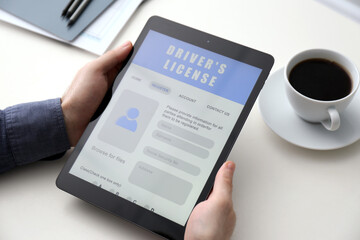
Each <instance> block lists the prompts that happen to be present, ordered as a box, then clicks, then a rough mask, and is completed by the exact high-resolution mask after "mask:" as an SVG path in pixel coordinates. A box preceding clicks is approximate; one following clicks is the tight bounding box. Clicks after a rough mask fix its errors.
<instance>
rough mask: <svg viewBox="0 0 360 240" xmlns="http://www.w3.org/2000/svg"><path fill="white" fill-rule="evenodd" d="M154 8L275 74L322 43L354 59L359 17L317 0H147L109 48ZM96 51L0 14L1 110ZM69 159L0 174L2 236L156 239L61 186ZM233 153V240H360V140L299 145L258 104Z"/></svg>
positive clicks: (358, 53) (43, 89) (358, 60)
mask: <svg viewBox="0 0 360 240" xmlns="http://www.w3.org/2000/svg"><path fill="white" fill-rule="evenodd" d="M152 15H159V16H162V17H165V18H169V19H172V20H174V21H177V22H181V23H183V24H186V25H190V26H192V27H194V28H198V29H200V30H203V31H206V32H209V33H212V34H214V35H218V36H221V37H223V38H226V39H229V40H232V41H234V42H238V43H241V44H243V45H246V46H249V47H252V48H255V49H259V50H261V51H264V52H267V53H270V54H272V55H273V56H274V57H275V65H274V68H273V70H272V73H273V72H275V71H276V70H277V69H279V68H281V67H283V66H284V64H285V63H286V61H287V60H288V59H289V58H290V57H291V56H292V55H294V54H295V53H297V52H299V51H301V50H304V49H308V48H319V47H321V48H329V49H332V50H336V51H339V52H342V53H343V54H345V55H347V56H349V57H350V58H351V59H352V60H353V61H354V62H355V64H356V65H357V66H358V67H360V24H359V23H357V22H355V21H353V20H351V19H350V18H347V17H345V16H344V15H341V14H339V13H337V12H335V11H333V10H332V9H330V8H328V7H326V6H324V5H322V4H320V3H319V2H317V1H314V0H291V1H289V0H271V1H269V0H221V1H220V0H216V1H214V0H196V1H195V0H148V1H146V2H145V3H144V4H143V5H142V6H141V7H140V8H139V10H138V11H137V12H136V13H135V15H134V16H133V17H132V18H131V19H130V21H129V23H128V24H127V26H126V28H125V29H124V30H123V31H122V32H121V33H120V34H119V35H118V37H117V38H116V40H115V42H114V44H113V45H112V46H111V48H113V47H115V46H117V45H119V44H121V43H122V42H123V41H125V40H127V39H129V40H131V41H135V40H136V38H137V36H138V34H139V33H140V31H141V29H142V27H143V25H144V24H145V22H146V20H147V19H148V18H149V17H150V16H152ZM95 58H96V56H95V55H93V54H90V53H88V52H85V51H83V50H80V49H77V48H75V47H71V46H69V45H66V44H64V43H60V42H57V41H55V40H51V39H48V38H46V37H43V36H40V35H37V34H34V33H31V32H28V31H26V30H23V29H20V28H17V27H14V26H12V25H9V24H6V23H3V22H0V109H4V108H5V107H7V106H10V105H13V104H17V103H22V102H28V101H36V100H43V99H48V98H54V97H60V96H61V95H62V93H63V92H64V91H65V89H66V88H67V86H68V85H69V84H70V82H71V81H72V79H73V77H74V75H75V73H76V72H77V70H78V69H79V68H80V67H81V66H83V65H84V64H85V63H86V62H88V61H90V60H92V59H95ZM359 120H360V119H359ZM359 122H360V121H359ZM67 157H68V155H66V156H65V157H63V158H62V159H61V160H59V161H54V162H40V163H35V164H32V165H28V166H25V167H21V168H18V169H15V170H12V171H10V172H7V173H5V174H2V175H0V239H4V240H12V239H16V240H18V239H37V240H41V239H86V240H91V239H102V240H111V239H116V240H119V239H159V238H158V237H157V236H155V235H153V234H151V233H149V232H147V231H145V230H142V229H140V228H138V227H136V226H134V225H132V224H130V223H127V222H125V221H123V220H121V219H119V218H117V217H115V216H113V215H111V214H109V213H106V212H104V211H102V210H100V209H98V208H96V207H93V206H91V205H89V204H87V203H85V202H84V201H82V200H79V199H77V198H75V197H73V196H71V195H69V194H67V193H65V192H63V191H61V190H59V189H57V187H56V186H55V179H56V177H57V175H58V173H59V172H60V170H61V168H62V166H63V165H64V163H65V161H66V159H67ZM229 159H230V160H232V161H235V162H236V164H237V170H236V174H235V178H234V196H233V200H234V207H235V210H236V214H237V224H236V228H235V231H234V234H233V237H232V239H244V240H262V239H266V240H304V239H306V240H312V239H314V240H358V239H360V227H359V225H360V141H359V142H356V143H354V144H352V145H351V146H348V147H345V148H342V149H339V150H332V151H314V150H308V149H303V148H299V147H296V146H294V145H292V144H290V143H288V142H286V141H284V140H282V139H281V138H280V137H278V136H277V135H276V134H275V133H273V132H272V130H271V129H269V128H268V127H267V125H266V124H265V123H264V122H263V120H262V117H261V114H260V111H259V108H258V104H257V103H256V104H255V106H254V108H253V110H252V111H251V113H250V115H249V118H248V120H247V122H246V124H245V126H244V128H243V130H242V132H241V134H240V136H239V138H238V140H237V142H236V144H235V146H234V148H233V150H232V152H231V154H230V156H229Z"/></svg>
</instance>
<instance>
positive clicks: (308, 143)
mask: <svg viewBox="0 0 360 240" xmlns="http://www.w3.org/2000/svg"><path fill="white" fill-rule="evenodd" d="M283 71H284V69H283V68H282V69H279V70H277V71H276V72H275V73H274V74H272V75H271V76H270V77H269V78H268V80H266V83H265V86H264V87H263V89H262V91H261V93H260V96H259V107H260V111H261V114H262V116H263V119H264V121H265V123H266V124H267V125H268V126H269V127H270V128H271V129H272V130H273V131H274V132H275V133H276V134H278V135H279V136H280V137H282V138H283V139H285V140H286V141H288V142H290V143H293V144H295V145H297V146H300V147H304V148H309V149H316V150H330V149H338V148H341V147H345V146H348V145H350V144H352V143H354V142H356V141H357V140H359V139H360V94H359V93H357V95H356V96H355V97H354V99H353V101H352V102H351V103H350V105H349V106H348V107H347V108H346V110H345V111H344V112H343V113H342V114H341V126H340V128H339V129H338V130H337V131H334V132H331V131H328V130H326V129H325V128H324V127H323V126H322V125H321V124H313V123H309V122H306V121H304V120H302V119H301V118H300V117H299V116H298V115H297V114H296V113H295V112H294V110H293V109H292V107H291V106H290V103H289V102H288V100H287V97H286V93H285V87H284V81H285V80H284V77H283Z"/></svg>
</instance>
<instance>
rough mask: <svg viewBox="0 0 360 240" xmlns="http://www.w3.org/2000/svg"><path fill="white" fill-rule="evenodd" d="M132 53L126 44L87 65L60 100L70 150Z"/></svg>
mask: <svg viewBox="0 0 360 240" xmlns="http://www.w3.org/2000/svg"><path fill="white" fill-rule="evenodd" d="M131 49H132V44H131V42H129V41H128V42H125V43H123V44H122V45H121V46H119V47H118V48H116V49H114V50H111V51H109V52H107V53H105V54H104V55H102V56H101V57H99V58H97V59H96V60H94V61H92V62H90V63H88V64H86V65H85V66H84V67H83V68H82V69H80V71H79V72H78V73H77V74H76V76H75V78H74V80H73V81H72V83H71V85H70V87H69V88H68V89H67V91H66V92H65V94H64V96H63V97H62V98H61V107H62V110H63V114H64V119H65V125H66V131H67V133H68V136H69V141H70V144H71V146H75V145H76V144H77V142H78V141H79V139H80V137H81V135H82V134H83V132H84V130H85V128H86V126H87V125H88V123H89V121H90V119H91V117H92V116H93V115H94V113H95V111H96V109H97V108H98V107H99V105H100V103H101V101H102V99H103V98H104V96H105V94H106V92H107V90H108V89H109V87H110V86H111V85H112V83H113V82H114V80H115V78H116V76H117V74H118V72H119V71H120V70H121V68H122V67H123V62H124V60H125V59H126V57H127V56H128V55H129V53H130V51H131Z"/></svg>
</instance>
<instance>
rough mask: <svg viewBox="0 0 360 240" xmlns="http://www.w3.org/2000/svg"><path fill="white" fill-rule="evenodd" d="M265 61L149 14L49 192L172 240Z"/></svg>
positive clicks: (264, 71)
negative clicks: (76, 199) (107, 99)
mask: <svg viewBox="0 0 360 240" xmlns="http://www.w3.org/2000/svg"><path fill="white" fill-rule="evenodd" d="M272 64H273V58H272V57H271V56H269V55H267V54H264V53H261V52H259V51H256V50H253V49H250V48H247V47H244V46H241V45H238V44H235V43H232V42H229V41H227V40H224V39H220V38H218V37H215V36H212V35H209V34H206V33H203V32H200V31H197V30H194V29H191V28H189V27H185V26H183V25H180V24H177V23H174V22H171V21H168V20H165V19H162V18H159V17H152V18H151V19H150V20H149V21H148V23H147V24H146V26H145V27H144V29H143V31H142V33H141V34H140V36H139V38H138V40H137V42H136V43H135V45H134V50H133V52H132V54H131V56H130V58H129V60H128V61H127V64H126V65H125V67H124V68H123V69H122V71H121V72H120V73H119V75H118V76H117V78H116V80H115V83H114V86H113V96H112V98H111V101H110V102H109V104H108V106H107V107H106V109H105V110H104V112H103V113H102V114H101V116H100V117H99V118H97V119H96V121H93V122H92V123H90V124H89V126H88V127H87V128H86V130H85V133H84V134H83V136H82V137H81V139H80V141H79V143H78V145H77V146H76V148H75V149H74V151H73V153H72V155H71V156H70V158H69V160H68V162H67V164H66V165H65V167H64V169H63V171H62V172H61V174H60V175H59V177H58V180H57V185H58V186H59V187H60V188H61V189H63V190H65V191H67V192H69V193H71V194H73V195H75V196H77V197H79V198H81V199H84V200H86V201H88V202H90V203H92V204H94V205H96V206H99V207H101V208H103V209H105V210H107V211H109V212H112V213H114V214H116V215H118V216H121V217H123V218H125V219H127V220H129V221H132V222H134V223H136V224H138V225H140V226H142V227H144V228H146V229H149V230H151V231H153V232H155V233H158V234H160V235H162V236H166V237H168V238H172V239H182V238H183V237H184V231H185V227H186V225H187V222H188V219H189V216H190V213H191V212H192V210H193V208H194V206H195V205H196V204H197V203H199V202H202V201H203V200H205V199H206V198H207V196H208V194H209V192H210V190H211V188H212V185H213V182H214V178H215V175H216V172H217V171H218V169H219V168H220V166H221V165H222V163H223V162H224V161H225V160H226V158H227V156H228V154H229V153H230V151H231V147H232V145H233V144H234V142H235V140H236V138H237V136H238V134H239V132H240V130H241V128H242V126H243V124H244V122H245V120H246V118H247V116H248V114H249V112H250V110H251V108H252V105H253V104H254V102H255V100H256V97H257V95H258V93H259V91H260V89H261V87H262V86H263V84H264V82H265V79H266V77H267V76H268V74H269V71H270V69H271V67H272ZM135 113H136V114H135ZM210 200H211V198H210ZM189 221H190V220H189Z"/></svg>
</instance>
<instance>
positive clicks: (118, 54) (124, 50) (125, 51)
mask: <svg viewBox="0 0 360 240" xmlns="http://www.w3.org/2000/svg"><path fill="white" fill-rule="evenodd" d="M131 49H132V44H131V42H130V41H126V42H124V43H123V44H121V45H120V46H119V47H117V48H115V49H114V50H111V51H108V52H106V53H105V54H104V55H102V56H101V57H99V58H98V59H96V60H95V62H96V64H95V66H97V67H98V69H99V70H101V71H102V72H107V71H109V70H111V69H112V68H114V67H116V66H117V65H118V64H120V63H122V62H123V61H124V60H125V59H126V57H127V56H128V55H129V53H130V51H131Z"/></svg>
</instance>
